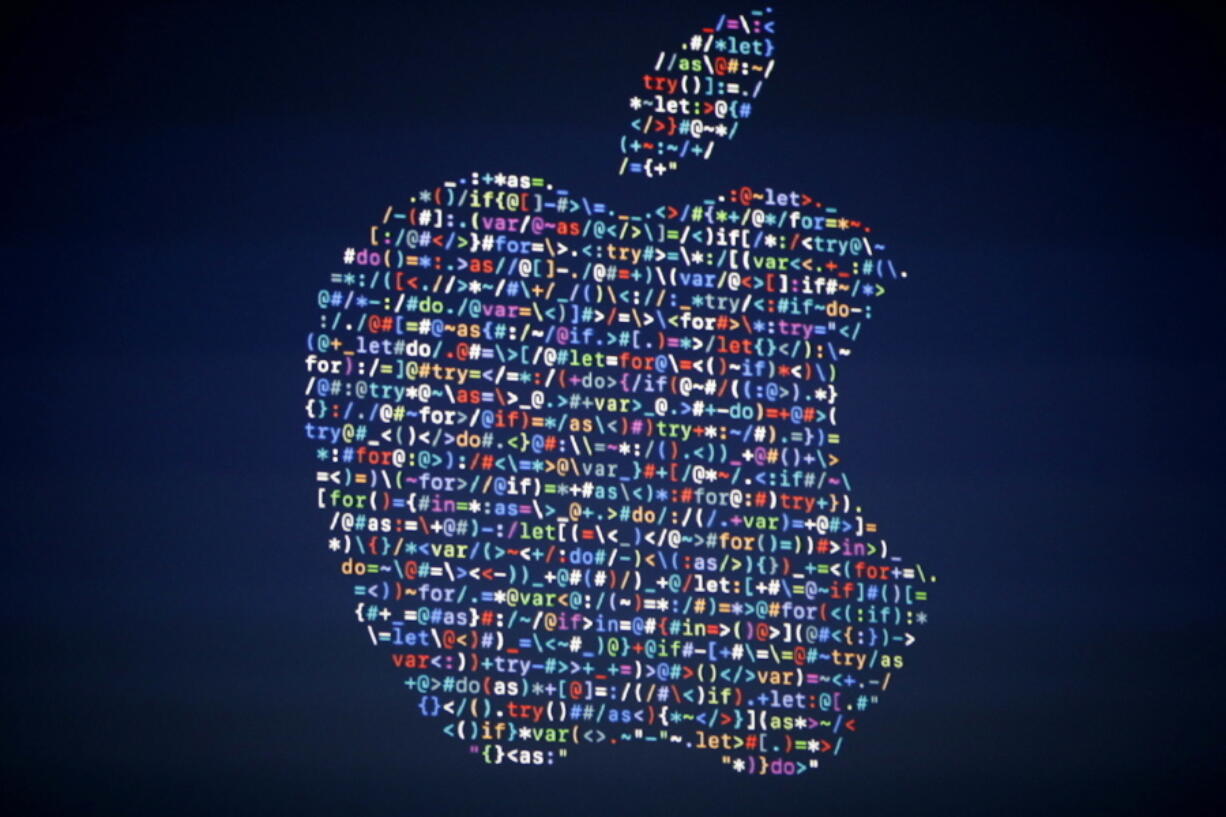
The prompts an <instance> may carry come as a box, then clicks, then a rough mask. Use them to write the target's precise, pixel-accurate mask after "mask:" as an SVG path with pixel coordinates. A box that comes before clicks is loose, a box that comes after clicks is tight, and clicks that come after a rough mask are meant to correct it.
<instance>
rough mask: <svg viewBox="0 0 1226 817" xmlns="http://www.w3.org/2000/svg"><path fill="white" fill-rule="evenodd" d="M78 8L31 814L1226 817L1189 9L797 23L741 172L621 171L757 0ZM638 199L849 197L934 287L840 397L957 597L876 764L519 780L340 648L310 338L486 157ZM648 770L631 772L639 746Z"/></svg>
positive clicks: (23, 704)
mask: <svg viewBox="0 0 1226 817" xmlns="http://www.w3.org/2000/svg"><path fill="white" fill-rule="evenodd" d="M440 5H441V7H435V8H424V7H421V6H419V5H417V4H394V3H374V4H367V3H364V4H353V5H350V4H339V3H338V4H333V5H328V6H319V5H312V4H284V5H279V6H263V5H261V6H250V5H239V4H235V5H231V6H229V7H222V6H219V5H218V4H216V3H192V4H177V5H175V6H173V7H171V8H164V7H161V6H159V5H155V4H148V5H143V4H122V5H116V6H112V7H106V6H105V4H97V5H85V4H72V3H43V4H39V5H37V7H27V8H26V9H24V10H21V11H16V12H11V13H10V21H9V23H8V24H6V27H5V31H4V33H3V34H0V38H2V41H0V65H2V66H3V67H2V69H0V77H2V82H3V88H2V90H3V99H4V100H5V103H4V104H5V112H4V114H3V126H2V130H0V134H2V136H0V139H2V143H3V146H4V155H5V158H6V166H7V168H8V170H7V172H6V174H5V182H6V184H5V196H4V219H3V222H2V224H0V251H2V252H3V256H2V258H3V262H2V263H3V267H2V268H3V276H4V277H3V280H4V284H5V288H4V296H5V297H4V299H3V302H4V308H5V320H4V325H5V329H6V331H5V333H4V334H5V338H6V342H5V344H4V351H3V354H4V372H5V376H6V377H5V383H6V388H5V389H4V392H3V394H4V400H3V405H4V423H5V431H6V434H5V438H6V439H5V444H4V450H5V463H6V466H5V469H4V493H3V496H4V508H5V516H6V519H7V521H6V525H5V528H6V530H5V534H4V536H3V546H4V548H5V552H6V562H5V566H4V569H3V571H2V578H0V581H2V582H3V605H4V606H3V608H2V609H3V616H4V622H5V624H6V635H7V637H6V649H5V655H4V659H5V660H4V669H3V672H2V677H3V700H4V707H3V722H2V723H0V727H2V730H0V734H3V740H4V757H3V765H2V769H3V771H2V772H0V776H2V779H0V801H3V800H7V801H9V802H10V804H11V806H10V808H8V809H6V811H12V812H13V813H20V814H39V813H49V814H51V813H74V814H92V813H123V814H161V813H182V814H196V813H201V814H203V813H233V814H255V813H260V814H289V813H292V814H295V815H314V814H354V815H368V814H369V815H376V814H379V815H382V814H422V815H436V814H480V815H484V814H492V815H521V814H524V815H527V814H571V815H604V814H609V815H614V814H616V815H624V814H700V813H701V814H709V815H724V814H736V815H746V814H756V813H761V814H771V815H773V814H782V813H787V814H797V815H824V814H832V815H833V814H838V815H841V814H865V815H876V814H882V815H885V814H889V815H901V814H907V815H928V814H934V815H936V814H940V815H949V814H967V815H982V814H1019V815H1020V814H1031V813H1035V812H1040V813H1046V814H1106V813H1112V814H1128V813H1136V814H1159V813H1181V814H1189V813H1201V812H1204V813H1221V808H1222V804H1221V800H1222V797H1221V794H1220V791H1219V790H1218V786H1217V783H1218V780H1219V779H1220V777H1221V768H1220V767H1221V756H1222V751H1221V746H1220V740H1219V737H1218V735H1219V734H1220V726H1221V714H1222V709H1223V707H1222V702H1221V695H1220V692H1219V686H1220V680H1219V679H1220V678H1221V671H1222V668H1223V667H1222V664H1223V660H1222V636H1221V624H1222V619H1223V616H1222V611H1221V604H1220V595H1221V591H1220V589H1219V588H1220V576H1221V573H1222V568H1223V559H1222V557H1221V552H1222V544H1223V543H1222V538H1223V537H1222V535H1221V532H1220V530H1221V524H1222V523H1221V519H1222V511H1223V504H1224V501H1223V479H1222V475H1221V472H1220V466H1219V462H1220V459H1219V455H1218V452H1219V450H1220V447H1221V446H1220V444H1221V432H1220V419H1219V418H1220V413H1221V387H1220V381H1221V377H1222V365H1221V363H1220V356H1219V348H1220V340H1219V335H1220V331H1221V327H1222V326H1223V324H1224V321H1223V320H1222V317H1221V314H1220V312H1221V307H1220V304H1221V287H1220V285H1219V283H1218V281H1219V277H1220V275H1221V268H1222V265H1221V262H1220V257H1219V254H1218V253H1219V246H1220V238H1221V232H1222V208H1221V206H1220V204H1219V201H1220V196H1221V194H1222V190H1223V181H1224V180H1223V159H1224V158H1226V156H1224V153H1226V151H1224V150H1223V145H1224V144H1226V143H1224V141H1223V129H1222V126H1221V123H1220V122H1219V121H1218V118H1217V117H1218V114H1219V113H1220V111H1221V110H1222V103H1223V98H1222V97H1223V95H1222V89H1221V77H1222V76H1223V75H1226V70H1224V68H1226V66H1223V59H1222V54H1223V44H1222V39H1221V36H1220V33H1218V30H1217V29H1216V28H1215V27H1214V26H1211V25H1210V19H1209V17H1208V16H1207V14H1203V13H1201V12H1199V11H1197V10H1196V9H1197V6H1196V5H1194V4H1191V3H1188V4H1178V3H1177V4H1171V3H1162V4H1158V3H1152V4H1141V5H1136V6H1126V5H1120V4H1088V5H1077V6H1075V7H1069V6H1067V5H1065V4H1057V3H1038V4H1034V3H1003V4H984V5H981V4H977V3H957V2H907V3H898V4H888V3H874V2H868V3H854V4H822V5H820V6H819V5H818V4H810V3H804V4H795V5H796V6H798V7H789V6H787V5H784V4H780V11H779V15H778V16H779V18H780V27H781V34H780V36H779V38H778V39H779V47H780V53H779V66H778V69H777V71H776V78H775V79H774V81H773V83H772V84H770V85H768V87H767V88H766V89H765V91H764V92H763V96H762V97H761V100H760V105H759V106H758V109H757V112H756V113H755V116H754V118H753V119H751V120H750V121H749V122H747V123H746V125H745V127H743V128H742V129H741V131H740V133H739V135H738V138H737V140H736V142H734V143H732V144H730V145H727V146H724V147H723V149H721V150H717V151H716V155H715V158H714V159H713V160H712V161H711V162H709V163H707V164H706V165H702V166H697V167H691V168H688V169H686V170H684V171H681V172H678V173H677V174H676V175H675V176H674V177H672V178H669V179H666V180H664V181H663V182H661V183H657V184H650V183H645V182H643V181H642V180H639V179H634V180H627V179H617V178H615V177H614V176H613V168H614V167H615V166H616V161H617V156H616V154H615V153H614V152H613V149H612V143H613V139H614V136H615V134H616V133H618V132H619V129H620V128H621V127H622V125H623V124H624V122H625V121H626V120H627V114H628V112H627V110H626V109H625V108H624V100H625V98H626V97H627V96H628V95H629V94H630V93H631V92H632V90H633V88H634V86H635V83H636V82H637V78H638V77H639V76H640V75H641V74H642V73H643V72H644V71H645V70H646V69H647V68H648V66H649V65H650V64H651V62H652V61H653V59H654V55H655V53H656V52H657V51H658V50H659V49H661V48H664V47H667V46H670V45H672V44H674V43H676V42H679V41H680V39H681V38H682V37H684V36H685V35H687V34H688V33H689V32H690V31H691V30H693V29H694V28H695V27H696V26H699V25H709V24H710V22H711V21H712V20H713V19H714V15H716V14H718V13H719V12H720V11H724V10H726V9H723V8H720V7H715V6H708V5H704V4H698V3H684V4H673V3H669V4H668V8H667V9H661V8H657V7H655V6H652V5H625V4H621V3H617V4H608V5H606V6H597V7H591V6H590V5H589V4H586V3H583V4H578V3H576V4H572V5H548V6H541V5H539V4H528V5H530V6H531V7H530V8H527V9H525V8H522V5H523V4H501V5H493V4H490V5H488V6H486V5H481V4H476V5H474V4H468V3H459V2H448V3H444V4H440ZM473 169H476V170H486V169H489V170H504V171H509V172H510V171H513V172H523V173H530V174H534V175H543V176H546V177H547V178H549V179H550V180H552V181H554V182H555V183H558V184H562V185H566V186H569V187H570V188H571V189H572V190H575V191H578V192H581V193H583V194H586V195H588V196H589V197H596V198H603V199H604V200H606V201H608V202H609V203H610V204H612V205H614V206H615V207H619V208H621V209H626V210H632V209H635V208H643V207H647V206H655V205H658V204H660V203H662V202H665V201H669V202H683V201H687V200H689V201H693V200H696V199H699V198H702V197H705V196H707V195H710V194H712V193H716V192H720V191H722V190H724V189H726V188H727V187H728V186H729V185H734V184H735V185H739V184H751V185H755V186H765V185H770V186H773V187H775V188H776V189H792V188H795V189H798V190H802V191H806V192H810V193H812V194H813V195H815V196H816V197H818V198H820V199H822V200H823V201H826V202H828V203H831V204H835V205H838V206H839V207H840V208H841V210H842V211H843V212H844V213H846V214H848V215H851V216H853V217H861V218H863V219H864V220H865V221H867V222H868V223H870V224H873V225H874V226H875V227H876V229H877V231H878V234H879V235H880V236H881V237H882V238H883V239H885V240H886V241H888V242H889V243H890V244H891V245H892V246H893V247H894V254H895V256H896V257H897V258H899V259H902V260H904V261H905V262H906V265H907V266H908V267H909V268H910V270H911V271H912V277H911V278H910V279H909V281H908V282H906V283H905V284H903V285H898V286H895V287H893V288H892V291H891V294H890V297H889V298H888V299H886V300H883V302H882V303H881V305H880V308H879V309H878V310H877V314H876V319H875V321H874V323H873V324H872V325H871V326H870V327H869V331H868V332H867V334H865V335H862V342H861V343H860V345H859V347H858V349H857V353H856V357H855V358H854V359H853V360H852V361H851V362H850V363H849V365H848V366H847V367H846V368H845V373H846V377H845V379H844V381H843V387H844V388H843V392H842V401H843V406H844V408H843V412H842V413H841V415H840V418H841V421H842V422H841V425H843V426H844V428H843V429H842V430H843V437H844V440H845V441H846V443H845V445H844V446H843V448H844V449H845V455H846V460H847V463H848V471H849V474H851V475H853V477H854V478H855V480H856V483H855V484H856V490H857V496H858V498H859V499H861V500H862V501H863V502H864V503H865V504H866V505H867V506H868V507H869V508H870V509H871V510H873V511H874V514H875V515H876V516H877V517H878V518H879V519H880V521H881V522H882V524H883V529H884V530H885V531H887V535H888V537H889V539H890V541H891V544H892V545H893V546H894V547H896V548H898V549H899V551H902V552H905V553H906V554H907V555H909V556H911V555H914V556H916V557H918V558H920V559H922V560H923V561H924V563H925V565H926V567H927V568H928V569H929V570H931V571H932V572H935V573H936V574H937V575H938V576H939V577H940V582H939V583H938V584H937V585H936V587H935V588H934V590H935V591H936V592H934V593H933V597H934V601H933V602H932V604H931V614H932V624H931V626H930V627H929V628H928V630H927V631H926V632H924V633H923V639H922V641H921V642H920V643H918V644H917V645H916V647H915V648H914V649H913V650H912V651H911V655H908V656H907V668H906V671H904V672H903V673H901V674H900V675H899V676H898V677H897V679H896V682H895V684H894V685H893V686H892V688H891V690H890V693H891V694H890V695H889V696H887V697H886V698H885V699H884V702H883V704H882V705H881V706H880V707H879V708H878V709H876V710H875V711H874V712H872V713H871V714H870V716H869V717H866V718H864V719H863V724H862V730H861V733H860V736H859V739H858V740H857V741H854V742H851V743H849V744H848V747H847V749H848V750H847V751H846V752H845V753H844V754H843V755H842V756H841V757H839V758H838V759H836V760H835V761H834V762H830V763H829V764H827V767H826V768H824V769H823V770H822V771H820V772H819V773H818V774H815V775H807V776H806V777H804V778H803V779H802V780H800V781H783V780H778V779H755V780H746V779H743V778H740V777H737V776H734V775H732V774H730V773H728V772H727V771H726V770H724V769H722V768H719V767H718V764H717V763H715V762H714V758H713V757H711V756H708V755H704V754H702V753H697V752H691V753H681V752H669V751H666V750H665V749H663V748H662V747H657V748H656V749H655V750H652V749H651V747H647V748H645V749H643V751H599V750H591V751H586V752H581V753H579V755H580V756H579V757H575V758H572V759H571V761H570V762H569V763H568V764H566V765H564V766H562V767H554V768H552V769H547V770H522V769H520V770H515V769H509V768H505V767H503V768H493V767H485V766H482V765H479V764H477V763H476V762H474V761H472V760H470V759H468V758H466V757H464V756H463V754H462V748H463V747H462V745H461V744H459V743H458V742H454V741H451V740H448V739H445V738H444V737H442V736H441V734H439V731H438V724H437V723H436V722H427V721H424V720H423V719H421V718H420V717H418V715H417V714H416V713H415V712H413V711H412V707H411V703H412V700H411V696H410V695H408V694H406V693H404V692H403V691H402V690H400V689H398V688H397V685H396V674H395V673H394V672H393V671H392V669H391V668H390V667H384V666H382V664H381V662H378V661H377V660H376V655H375V654H374V652H373V651H372V650H371V649H370V648H369V645H368V644H367V643H366V641H365V635H364V634H362V633H361V632H360V631H359V630H357V629H356V628H354V626H353V625H352V623H351V622H350V621H349V620H348V618H347V615H348V611H349V602H348V601H347V600H346V598H347V597H346V589H345V587H344V585H343V584H342V583H340V582H339V580H338V578H337V577H336V576H335V575H333V573H332V570H333V567H332V565H333V561H332V560H331V559H328V558H325V556H324V551H323V550H322V547H321V540H320V535H319V520H318V519H317V518H316V515H315V513H314V512H313V511H311V488H310V474H311V472H312V469H313V465H312V463H311V461H310V453H309V452H310V449H309V446H308V444H307V443H306V442H305V441H304V440H303V439H302V432H301V423H302V407H301V403H302V398H301V394H302V391H301V390H302V387H303V381H304V373H303V369H302V363H301V359H300V358H301V353H300V349H301V346H302V333H303V332H305V331H306V329H307V328H308V327H309V322H310V319H311V316H312V315H313V299H312V293H313V292H314V291H315V289H316V288H317V287H318V286H320V285H321V283H322V282H323V281H324V277H325V275H326V273H327V272H328V271H330V270H332V269H333V268H334V267H335V266H336V263H335V262H336V260H337V258H338V251H339V249H338V248H340V247H341V246H344V245H345V244H347V243H350V242H353V241H354V240H355V237H357V236H359V235H360V234H362V232H363V230H364V229H365V226H366V225H367V224H368V223H369V219H371V218H372V217H374V216H376V215H377V214H379V213H381V212H382V210H383V208H384V207H385V206H386V204H388V203H390V202H392V201H395V200H400V199H402V198H403V197H404V196H405V195H406V194H408V193H410V192H412V191H415V190H417V189H418V188H419V187H420V186H422V185H432V184H435V183H437V182H438V181H440V180H442V179H445V178H451V177H455V176H456V175H458V174H463V173H466V172H468V171H470V170H473ZM624 748H626V749H631V748H639V747H624Z"/></svg>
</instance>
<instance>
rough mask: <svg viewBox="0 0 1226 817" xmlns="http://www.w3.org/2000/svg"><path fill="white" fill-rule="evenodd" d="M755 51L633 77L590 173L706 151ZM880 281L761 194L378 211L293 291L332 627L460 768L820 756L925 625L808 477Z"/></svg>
mask: <svg viewBox="0 0 1226 817" xmlns="http://www.w3.org/2000/svg"><path fill="white" fill-rule="evenodd" d="M773 32H774V27H773V23H772V22H771V20H770V16H769V9H767V10H764V11H761V10H760V11H752V12H749V13H746V14H743V15H741V14H738V15H725V16H721V17H720V18H719V19H718V21H717V22H716V24H715V25H714V26H711V27H710V28H703V29H701V30H700V31H698V32H696V33H695V34H694V35H693V36H692V37H690V38H689V39H688V40H686V41H685V42H684V43H683V44H682V45H681V46H680V47H679V48H678V49H677V50H675V51H673V52H668V53H664V52H662V53H661V54H660V56H659V59H658V60H657V62H656V64H655V65H654V66H653V67H652V69H651V70H650V71H649V72H647V73H646V74H645V75H644V76H643V77H642V78H641V82H640V84H639V87H638V89H637V90H636V93H635V95H634V96H633V97H632V98H631V100H630V107H631V109H632V113H631V115H632V121H631V127H630V130H629V131H628V133H627V134H626V135H625V136H623V138H622V139H621V143H620V147H621V150H622V154H623V155H622V157H621V162H620V165H619V167H618V171H619V172H621V173H629V174H641V175H642V176H643V177H645V178H657V177H659V176H661V175H664V174H666V173H669V172H672V171H673V170H676V169H677V168H678V167H680V166H681V165H682V164H684V163H687V162H688V163H695V162H697V161H698V160H700V159H703V158H706V157H708V156H710V155H711V151H712V149H713V146H714V144H715V142H717V141H721V140H722V141H726V140H728V139H731V138H732V137H733V136H734V135H735V133H736V125H737V124H738V123H739V122H741V121H743V119H744V118H745V117H747V116H749V115H750V114H751V113H752V104H751V103H752V101H753V100H755V99H756V97H757V95H758V92H759V90H760V88H761V83H762V82H764V81H765V80H766V79H768V78H769V77H770V75H771V72H772V71H773V68H774V61H773V52H774V45H773V42H772V39H771V36H772V34H773ZM904 276H905V273H904V272H902V271H901V270H898V269H896V268H895V265H894V263H893V261H892V260H891V259H890V257H889V255H888V254H887V248H886V246H885V245H884V244H883V243H882V242H881V241H879V240H878V239H877V238H876V237H875V236H874V235H873V234H872V232H871V230H870V229H869V227H868V226H866V225H865V224H864V223H862V222H861V221H860V220H858V219H854V218H850V217H848V216H845V215H843V214H842V213H840V212H839V211H838V210H837V209H836V208H834V207H831V206H828V205H826V204H825V203H823V202H821V201H818V200H817V199H815V198H814V197H812V196H810V195H807V194H804V193H801V192H798V191H794V190H790V189H787V188H783V187H780V188H773V187H757V188H755V187H750V186H744V187H739V188H735V189H731V190H723V191H717V192H716V194H715V195H713V196H711V197H710V198H708V199H704V200H701V201H694V202H689V203H675V204H665V205H661V206H659V207H657V208H655V209H653V210H649V211H647V212H641V213H623V212H619V211H617V210H615V209H614V208H613V207H610V206H608V205H605V204H602V203H600V202H598V201H596V200H595V199H592V198H589V197H587V196H585V195H583V194H581V193H579V192H578V191H571V190H568V189H565V188H562V187H559V186H556V185H554V184H553V183H551V182H549V181H547V180H546V179H545V178H543V177H540V176H533V175H523V174H512V173H506V172H497V173H494V172H490V173H485V172H483V173H472V174H471V175H469V176H467V177H463V178H459V179H454V180H450V181H445V182H442V183H440V184H437V185H432V186H427V187H423V188H421V189H420V190H417V191H413V192H412V193H411V194H410V195H408V196H407V197H406V199H405V200H403V201H401V202H398V203H396V204H393V205H391V206H388V207H386V208H384V209H383V210H382V211H381V212H380V213H378V214H377V216H376V218H375V219H374V223H373V224H372V225H371V227H370V231H369V234H368V235H364V236H362V237H361V240H360V241H357V242H354V245H353V246H350V247H347V248H345V249H344V250H343V252H342V254H341V266H340V269H339V270H338V271H334V272H332V273H330V274H329V275H328V277H327V279H326V282H324V285H323V286H322V287H321V288H320V289H319V290H318V293H317V305H318V307H319V315H318V320H317V322H316V323H315V324H314V325H313V326H312V327H311V331H310V332H308V334H307V337H306V350H305V355H304V358H303V359H304V363H305V370H306V375H307V378H308V379H307V384H306V395H307V399H306V406H305V408H306V414H307V419H306V424H305V432H306V436H307V438H308V440H309V441H310V446H311V452H312V457H313V468H314V478H315V483H314V484H315V504H316V506H317V507H318V508H319V511H320V513H321V515H322V517H323V519H324V521H325V523H326V527H327V531H326V532H325V534H324V537H323V539H324V544H325V546H326V548H327V551H328V554H329V559H330V560H331V562H330V563H331V564H332V566H333V567H334V568H335V569H336V570H337V571H338V572H339V573H340V574H341V576H342V577H343V580H344V581H343V584H344V588H345V589H344V591H343V592H344V595H345V597H346V599H347V601H345V602H343V603H342V605H341V606H343V607H344V608H345V611H346V614H347V615H349V616H352V617H353V619H354V622H355V624H356V626H357V627H358V628H359V629H360V630H361V631H362V637H363V638H368V639H369V640H370V643H371V645H372V646H373V647H375V648H376V650H377V651H378V653H379V655H380V659H381V660H383V661H388V662H390V663H391V664H392V665H393V666H394V667H395V668H397V670H399V671H401V672H402V673H403V683H404V685H405V687H406V688H407V690H408V691H409V693H410V696H409V698H408V700H410V701H411V703H412V706H413V707H414V708H415V709H416V710H417V711H418V712H419V714H420V715H421V716H423V717H425V718H427V719H434V720H436V721H438V723H439V726H440V728H441V729H442V731H443V732H444V733H445V734H447V735H448V736H450V737H453V738H455V739H457V740H459V741H461V742H462V743H463V744H464V746H466V751H467V752H468V753H471V754H473V755H476V756H477V757H478V758H480V759H481V760H482V761H484V762H486V763H498V764H501V763H511V764H526V765H538V766H539V765H550V764H554V763H557V762H560V761H561V760H562V759H564V758H565V757H567V756H568V755H569V754H570V753H571V752H576V751H582V750H583V748H584V747H585V746H590V745H592V744H609V745H616V746H622V745H624V744H634V743H642V742H659V743H662V744H669V745H673V746H677V747H679V748H687V749H694V750H698V751H702V752H706V753H709V754H710V755H711V756H712V758H713V759H715V758H718V761H716V762H718V763H721V764H726V765H727V766H728V767H729V768H731V769H732V770H734V771H736V772H741V773H746V774H761V775H767V774H772V775H799V774H803V773H806V772H807V771H810V770H812V769H815V768H817V767H818V766H819V763H820V762H821V761H822V760H823V759H826V758H829V757H833V756H834V755H837V754H838V753H839V752H840V751H841V749H842V747H843V744H844V742H845V741H846V739H847V738H848V737H850V736H851V735H853V734H855V733H856V732H858V731H859V730H860V729H861V721H862V720H864V719H865V718H866V717H867V713H868V711H869V710H871V709H872V708H873V706H874V705H875V704H876V703H877V702H878V701H879V700H880V698H881V696H882V695H884V694H885V693H886V692H887V690H888V689H889V686H890V683H891V680H892V679H893V677H894V675H895V674H896V672H897V671H898V670H899V669H901V668H902V667H903V664H904V658H905V653H906V650H907V648H909V647H910V646H911V644H912V642H913V641H914V640H915V636H914V634H913V631H915V630H917V629H919V628H921V627H922V626H923V625H924V624H925V623H926V622H927V616H926V613H925V612H924V604H925V602H926V601H927V590H926V587H927V584H928V583H929V582H930V581H931V577H930V576H925V574H924V571H923V568H922V566H921V565H919V564H916V563H914V562H911V561H906V560H904V559H903V557H902V556H901V554H898V553H896V552H894V549H893V547H892V546H891V545H890V543H889V542H888V541H887V540H886V539H885V538H883V537H882V535H881V532H880V531H879V530H878V529H877V524H876V523H875V522H874V521H873V520H872V518H871V517H870V516H868V515H867V514H866V513H865V511H864V509H863V508H862V506H861V505H860V504H859V502H858V500H856V499H854V498H853V496H852V483H851V482H850V479H849V477H848V475H847V473H846V469H845V466H844V464H843V462H842V458H841V456H840V454H839V450H840V444H841V442H842V440H841V439H840V434H839V427H838V397H839V393H840V388H841V385H840V383H841V373H842V366H843V362H844V360H845V359H846V358H847V357H849V356H850V355H851V353H852V349H853V347H854V344H855V342H856V340H857V338H858V336H859V333H860V332H861V330H862V328H863V327H864V325H865V324H866V322H867V321H868V320H869V319H871V317H872V311H873V304H874V302H875V301H876V299H877V298H879V297H880V296H882V295H883V294H884V293H885V292H886V291H887V289H888V288H889V287H892V286H893V285H894V284H895V282H896V281H897V280H898V279H899V278H901V277H904Z"/></svg>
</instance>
